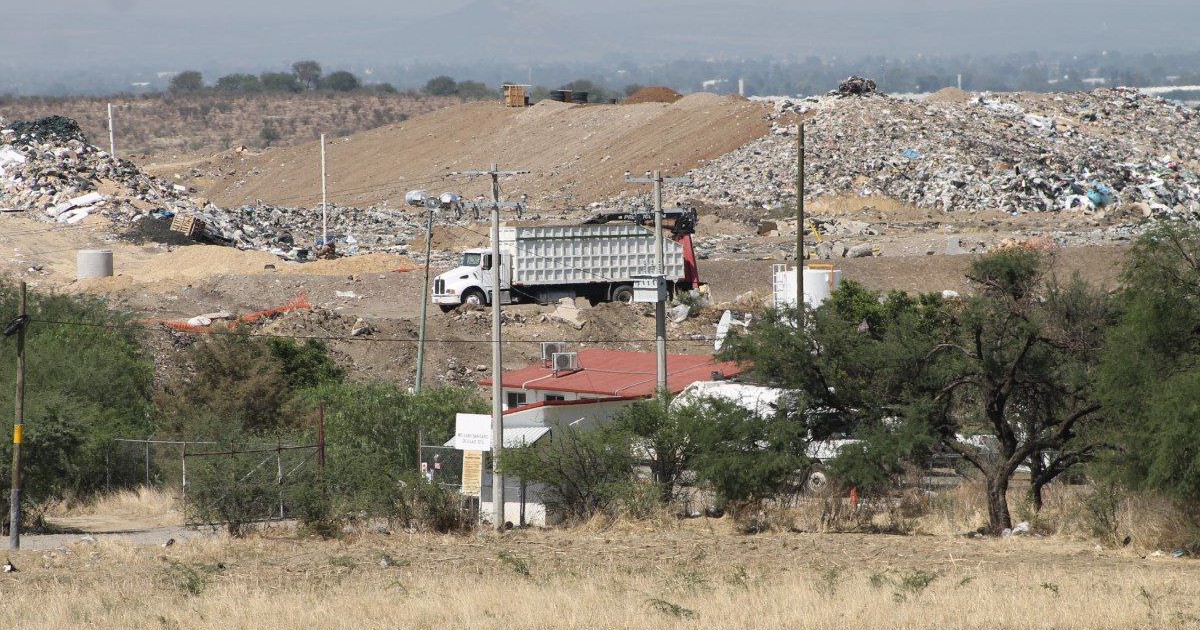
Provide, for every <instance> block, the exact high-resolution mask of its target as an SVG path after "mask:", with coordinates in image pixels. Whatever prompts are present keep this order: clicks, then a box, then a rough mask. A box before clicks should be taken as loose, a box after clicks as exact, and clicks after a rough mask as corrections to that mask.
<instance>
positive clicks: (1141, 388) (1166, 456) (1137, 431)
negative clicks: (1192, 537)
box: [1097, 224, 1200, 502]
mask: <svg viewBox="0 0 1200 630" xmlns="http://www.w3.org/2000/svg"><path fill="white" fill-rule="evenodd" d="M1122 279H1123V281H1124V288H1123V289H1122V291H1121V293H1120V295H1119V299H1118V300H1117V303H1119V304H1120V305H1121V310H1122V312H1121V315H1120V319H1119V322H1118V323H1117V324H1116V325H1115V326H1114V327H1113V328H1112V330H1111V331H1110V332H1109V336H1108V346H1107V348H1106V349H1105V351H1104V357H1103V361H1102V364H1101V367H1100V369H1099V378H1098V379H1097V383H1098V389H1099V392H1100V397H1101V399H1102V400H1103V402H1104V404H1105V408H1106V410H1107V411H1106V416H1107V422H1106V425H1105V427H1104V430H1103V437H1104V438H1105V439H1108V440H1111V441H1112V442H1113V444H1114V446H1115V447H1116V448H1115V449H1114V450H1113V451H1112V452H1111V456H1110V457H1109V458H1108V462H1107V463H1109V464H1110V465H1113V466H1114V467H1115V470H1116V472H1118V473H1119V474H1120V475H1121V476H1122V477H1123V479H1124V481H1126V482H1127V483H1129V484H1130V485H1132V486H1134V487H1136V488H1142V489H1150V490H1154V491H1158V492H1162V493H1164V494H1167V495H1170V496H1173V497H1176V498H1179V499H1183V500H1185V501H1189V502H1196V501H1200V449H1197V448H1196V445H1197V444H1200V406H1198V405H1197V403H1196V401H1197V400H1200V367H1197V366H1200V306H1198V305H1200V229H1197V228H1196V227H1194V226H1184V225H1177V224H1164V225H1160V226H1159V227H1157V228H1156V229H1154V230H1152V231H1150V232H1148V233H1147V234H1146V235H1145V236H1143V237H1142V238H1141V239H1139V240H1138V241H1137V243H1135V244H1134V246H1133V248H1132V250H1131V251H1130V254H1129V258H1128V260H1127V261H1126V264H1125V269H1124V273H1123V277H1122Z"/></svg>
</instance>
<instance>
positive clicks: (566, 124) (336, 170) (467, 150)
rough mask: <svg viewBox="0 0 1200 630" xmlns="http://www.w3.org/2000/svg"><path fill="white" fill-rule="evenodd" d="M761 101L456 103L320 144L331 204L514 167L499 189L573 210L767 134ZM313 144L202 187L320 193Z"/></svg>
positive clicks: (244, 195)
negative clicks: (636, 176) (634, 181)
mask: <svg viewBox="0 0 1200 630" xmlns="http://www.w3.org/2000/svg"><path fill="white" fill-rule="evenodd" d="M765 113H766V109H765V106H764V105H762V104H760V103H752V102H748V101H744V100H737V99H729V98H726V97H720V96H716V95H712V94H706V95H693V96H691V97H687V98H683V99H680V100H679V101H677V102H675V103H674V104H668V103H661V102H656V103H640V104H634V105H621V106H611V105H590V106H587V107H580V106H571V105H566V104H562V103H550V104H547V103H539V104H538V105H536V106H534V107H529V108H512V107H504V106H502V105H500V104H497V103H491V102H474V103H465V104H462V105H458V106H455V107H449V108H446V109H442V110H438V111H435V112H431V113H428V114H425V115H421V116H416V117H414V118H411V119H409V120H407V121H405V122H403V123H399V124H394V125H389V126H387V127H382V128H379V129H374V130H371V131H367V132H364V133H360V134H357V135H354V136H351V137H348V138H338V139H335V140H333V141H332V142H331V143H330V144H329V146H328V147H327V158H328V179H329V194H330V201H331V202H333V203H336V204H339V205H353V206H358V207H364V206H367V205H371V204H374V203H380V202H382V201H385V200H388V201H391V202H397V201H399V198H401V197H403V195H404V193H405V192H406V191H408V190H411V189H414V188H423V189H428V190H430V191H437V192H440V191H443V190H448V191H453V192H456V193H458V194H461V195H463V196H464V197H465V198H473V197H475V196H476V195H479V194H488V193H490V185H489V182H487V181H484V180H485V179H486V178H480V177H477V178H473V179H468V178H466V177H455V176H451V174H452V173H455V172H458V171H465V170H470V169H479V168H486V167H487V166H488V165H489V164H491V163H493V162H498V163H499V164H500V166H501V168H514V169H515V168H520V169H524V170H528V171H530V172H529V174H527V175H520V176H516V177H513V178H506V179H505V180H504V181H502V182H501V186H502V188H503V193H504V195H505V196H506V197H511V196H515V195H519V194H521V193H525V194H528V195H529V196H530V205H531V206H532V207H533V208H534V209H535V210H536V209H539V208H553V207H562V206H571V207H579V206H581V205H584V204H586V203H590V202H592V201H597V200H600V199H604V198H606V197H609V196H612V195H614V194H616V193H618V192H621V191H624V190H629V191H639V192H644V188H643V187H639V186H636V185H630V184H628V183H626V182H625V172H626V171H632V172H635V173H640V172H643V171H647V170H655V169H658V170H665V171H667V172H669V173H676V174H680V175H682V174H683V173H684V172H686V171H687V170H689V169H692V168H695V167H697V166H699V165H701V164H703V163H705V162H707V161H709V160H712V159H714V158H716V157H718V156H720V155H724V154H726V153H728V152H730V151H732V150H734V149H736V148H738V147H741V146H743V145H745V144H746V143H747V142H749V141H751V140H754V139H756V138H760V137H762V136H763V135H765V134H766V133H767V132H768V126H767V121H766V120H764V114H765ZM318 155H319V147H318V145H317V144H316V143H309V144H305V145H300V146H296V147H290V148H286V149H277V150H276V149H273V150H269V151H266V152H264V153H263V154H262V155H259V156H247V155H243V156H240V157H239V159H238V160H236V161H234V160H230V161H227V162H225V163H223V164H222V169H221V172H220V174H219V175H217V176H215V177H213V178H212V179H211V182H212V183H211V185H210V186H208V187H207V189H205V190H203V192H204V193H205V194H206V196H208V197H209V198H210V199H212V200H213V201H214V202H216V203H217V204H219V205H222V206H235V205H243V204H252V203H254V202H255V201H256V200H262V201H263V202H265V203H267V204H273V203H274V204H286V203H289V202H290V203H296V200H312V199H319V198H320V168H319V164H320V161H319V159H318V157H317V156H318Z"/></svg>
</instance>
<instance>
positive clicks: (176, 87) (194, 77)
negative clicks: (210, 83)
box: [168, 70, 204, 94]
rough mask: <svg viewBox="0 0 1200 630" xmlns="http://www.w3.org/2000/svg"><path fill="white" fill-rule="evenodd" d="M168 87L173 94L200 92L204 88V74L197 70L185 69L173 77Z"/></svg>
mask: <svg viewBox="0 0 1200 630" xmlns="http://www.w3.org/2000/svg"><path fill="white" fill-rule="evenodd" d="M168 89H169V90H170V91H171V93H173V94H184V93H189V92H198V91H200V90H202V89H204V76H203V75H201V74H200V73H199V72H197V71H195V70H185V71H183V72H180V73H179V74H177V75H175V76H173V77H171V82H170V85H169V87H168Z"/></svg>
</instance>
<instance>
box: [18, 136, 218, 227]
mask: <svg viewBox="0 0 1200 630" xmlns="http://www.w3.org/2000/svg"><path fill="white" fill-rule="evenodd" d="M192 205H194V203H193V202H192V201H191V200H190V199H188V197H187V189H186V188H184V187H183V186H177V185H174V184H170V183H166V182H162V181H159V180H157V179H155V178H153V177H150V176H148V175H145V174H144V173H142V172H141V170H139V169H138V167H137V166H136V165H134V164H133V163H131V162H128V161H125V160H120V159H117V158H114V157H113V156H111V155H109V154H108V152H106V151H103V150H101V149H99V148H97V147H95V146H92V145H91V144H89V143H88V141H87V137H86V136H84V134H83V131H82V130H81V129H80V128H79V125H77V124H76V123H75V121H73V120H71V119H70V118H65V117H62V116H49V117H46V118H41V119H38V120H36V121H32V122H20V121H16V122H13V123H11V124H5V123H4V121H3V120H0V210H3V211H5V212H19V211H37V214H38V215H39V218H42V219H46V220H50V221H61V222H64V223H77V222H79V221H82V220H83V219H84V218H86V217H87V216H89V215H90V214H93V213H101V214H104V215H106V216H109V217H111V218H113V219H114V220H118V221H122V220H123V221H125V222H129V221H133V220H135V219H136V218H137V217H140V216H143V215H146V214H149V213H151V212H155V211H162V210H172V209H175V208H186V207H190V206H192Z"/></svg>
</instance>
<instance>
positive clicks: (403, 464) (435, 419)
mask: <svg viewBox="0 0 1200 630" xmlns="http://www.w3.org/2000/svg"><path fill="white" fill-rule="evenodd" d="M319 401H324V402H325V439H326V458H327V459H326V466H325V487H326V492H327V493H328V496H330V497H331V498H332V499H333V502H334V505H333V507H334V510H335V512H337V513H342V514H345V513H350V512H358V513H361V512H365V513H367V514H370V515H373V516H386V517H394V516H397V515H398V510H399V504H398V499H399V497H400V496H401V493H402V488H403V487H404V483H405V480H406V479H407V474H408V473H409V472H415V471H416V470H417V468H418V464H417V434H418V432H420V431H423V432H424V434H425V443H426V444H440V443H442V442H444V441H445V440H447V439H449V438H450V437H451V436H452V435H453V427H454V417H455V414H456V413H458V412H470V411H484V410H485V409H486V404H485V403H483V402H482V401H481V400H479V399H478V397H477V395H476V394H475V392H474V391H473V390H467V389H453V388H446V389H428V390H425V391H422V392H421V393H420V394H411V393H408V392H406V391H404V390H402V389H400V387H399V386H397V385H395V384H394V383H390V382H388V383H384V382H379V383H335V382H326V383H324V384H323V385H321V386H320V387H317V388H313V389H310V390H306V391H305V392H304V393H303V394H302V395H301V397H300V400H299V404H303V405H305V406H307V407H308V408H313V407H315V406H316V405H317V404H318V402H319ZM310 439H311V438H310Z"/></svg>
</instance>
